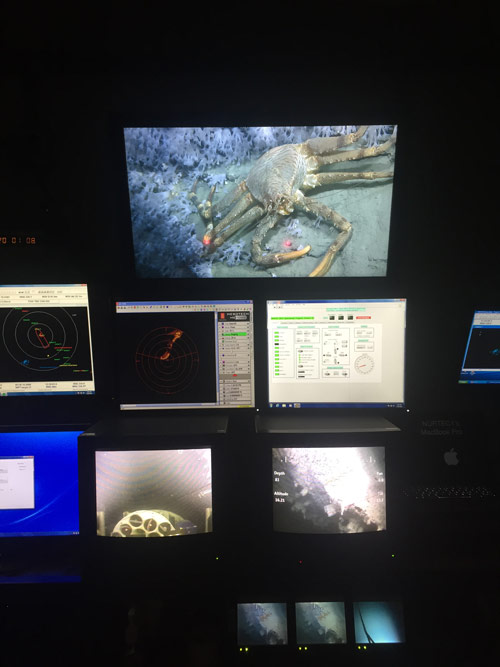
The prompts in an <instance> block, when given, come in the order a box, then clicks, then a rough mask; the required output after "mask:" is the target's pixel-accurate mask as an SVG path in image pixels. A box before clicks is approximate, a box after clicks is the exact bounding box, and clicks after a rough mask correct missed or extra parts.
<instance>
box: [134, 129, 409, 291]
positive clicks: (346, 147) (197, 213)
mask: <svg viewBox="0 0 500 667" xmlns="http://www.w3.org/2000/svg"><path fill="white" fill-rule="evenodd" d="M396 129H397V128H396V126H395V125H365V126H361V125H332V126H293V127H283V126H272V127H163V128H162V127H127V128H125V129H124V140H125V153H126V166H127V176H128V192H129V202H130V212H131V225H132V239H133V246H134V255H135V266H136V274H137V276H138V277H139V278H212V277H214V278H253V277H306V276H327V277H332V276H343V277H364V276H385V275H386V273H387V260H388V246H389V229H390V222H391V205H392V191H393V174H394V157H395V145H396ZM333 244H335V245H333ZM323 258H324V260H325V261H324V263H323V264H322V263H321V262H322V259H323Z"/></svg>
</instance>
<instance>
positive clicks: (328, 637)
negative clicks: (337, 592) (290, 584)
mask: <svg viewBox="0 0 500 667" xmlns="http://www.w3.org/2000/svg"><path fill="white" fill-rule="evenodd" d="M295 625H296V632H297V637H296V639H297V644H346V643H347V631H346V622H345V604H344V602H296V603H295Z"/></svg>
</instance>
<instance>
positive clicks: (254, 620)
mask: <svg viewBox="0 0 500 667" xmlns="http://www.w3.org/2000/svg"><path fill="white" fill-rule="evenodd" d="M284 644H288V625H287V613H286V603H285V602H250V603H245V604H238V645H239V646H259V645H260V646H271V645H284Z"/></svg>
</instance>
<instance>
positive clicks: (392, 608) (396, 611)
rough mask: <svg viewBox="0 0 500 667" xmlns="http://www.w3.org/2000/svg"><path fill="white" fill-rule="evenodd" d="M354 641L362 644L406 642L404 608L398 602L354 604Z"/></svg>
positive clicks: (371, 601)
mask: <svg viewBox="0 0 500 667" xmlns="http://www.w3.org/2000/svg"><path fill="white" fill-rule="evenodd" d="M353 611H354V639H355V641H356V642H358V643H360V644H402V643H404V642H405V627H404V617H403V606H402V604H401V603H400V602H398V601H391V602H378V601H373V600H370V601H366V602H354V603H353Z"/></svg>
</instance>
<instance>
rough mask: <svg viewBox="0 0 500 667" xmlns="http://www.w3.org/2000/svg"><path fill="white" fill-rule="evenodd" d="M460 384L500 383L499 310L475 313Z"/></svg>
mask: <svg viewBox="0 0 500 667" xmlns="http://www.w3.org/2000/svg"><path fill="white" fill-rule="evenodd" d="M459 382H460V383H462V384H499V383H500V311H499V310H477V311H476V312H475V313H474V317H473V320H472V325H471V328H470V331H469V338H468V339H467V346H466V350H465V356H464V359H463V362H462V370H461V372H460V378H459Z"/></svg>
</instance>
